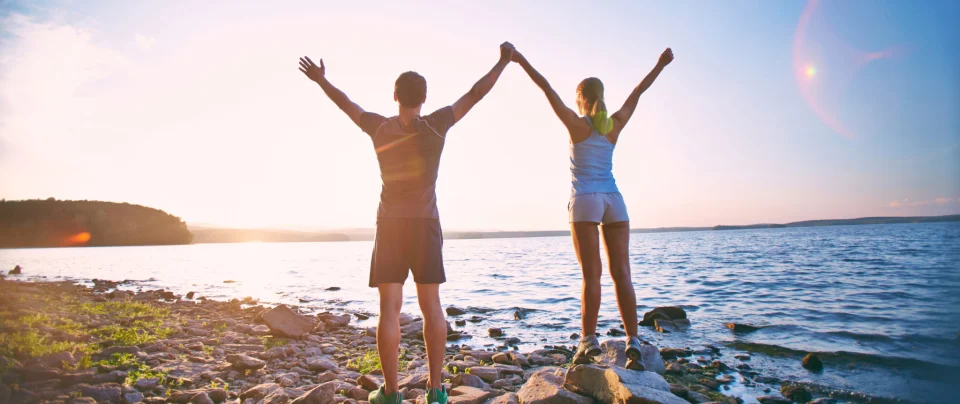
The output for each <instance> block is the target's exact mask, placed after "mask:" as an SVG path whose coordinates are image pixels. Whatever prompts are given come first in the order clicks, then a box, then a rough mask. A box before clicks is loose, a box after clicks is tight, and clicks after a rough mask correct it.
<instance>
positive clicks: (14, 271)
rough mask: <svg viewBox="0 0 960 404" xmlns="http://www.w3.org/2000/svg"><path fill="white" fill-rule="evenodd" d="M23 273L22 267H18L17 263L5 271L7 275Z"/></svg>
mask: <svg viewBox="0 0 960 404" xmlns="http://www.w3.org/2000/svg"><path fill="white" fill-rule="evenodd" d="M22 273H23V268H20V266H19V265H17V266H15V267H13V269H11V270H10V272H7V275H20V274H22Z"/></svg>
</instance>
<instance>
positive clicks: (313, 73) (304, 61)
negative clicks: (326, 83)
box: [300, 56, 327, 83]
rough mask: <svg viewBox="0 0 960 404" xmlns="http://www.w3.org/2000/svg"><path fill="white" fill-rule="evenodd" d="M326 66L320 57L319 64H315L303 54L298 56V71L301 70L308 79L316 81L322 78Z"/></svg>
mask: <svg viewBox="0 0 960 404" xmlns="http://www.w3.org/2000/svg"><path fill="white" fill-rule="evenodd" d="M326 70H327V69H326V68H325V67H324V66H323V59H320V66H317V65H315V64H314V63H313V61H312V60H310V58H308V57H306V56H304V57H302V58H300V71H301V72H303V74H305V75H306V76H307V77H308V78H309V79H310V80H313V81H316V82H317V83H319V82H320V80H323V74H324V73H325V72H326Z"/></svg>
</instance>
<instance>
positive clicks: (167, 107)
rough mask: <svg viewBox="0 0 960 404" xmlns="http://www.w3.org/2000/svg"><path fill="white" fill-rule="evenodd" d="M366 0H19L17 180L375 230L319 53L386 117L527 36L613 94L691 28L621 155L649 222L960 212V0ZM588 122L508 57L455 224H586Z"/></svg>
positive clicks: (14, 75)
mask: <svg viewBox="0 0 960 404" xmlns="http://www.w3.org/2000/svg"><path fill="white" fill-rule="evenodd" d="M353 3H355V2H312V1H311V2H307V1H303V2H294V1H284V2H272V3H269V4H267V3H264V2H253V1H250V2H235V1H204V2H191V1H137V2H116V1H103V2H100V1H74V0H69V1H40V2H32V1H31V2H17V1H13V2H11V1H4V0H0V198H5V199H33V198H48V197H55V198H57V199H91V200H107V201H117V202H130V203H137V204H141V205H146V206H151V207H155V208H159V209H163V210H165V211H167V212H169V213H172V214H174V215H177V216H179V217H181V218H183V219H184V220H186V221H187V222H188V223H190V224H207V225H217V226H228V227H273V228H291V229H339V228H367V227H373V226H374V224H375V221H376V208H377V204H378V198H379V193H380V184H381V182H380V176H379V171H378V167H377V163H376V155H375V152H374V150H373V146H372V144H371V142H370V139H369V137H368V136H366V135H365V134H363V132H361V131H360V130H359V129H358V128H356V127H355V126H354V125H353V124H352V122H351V121H350V120H349V118H347V117H346V115H344V114H343V113H342V112H340V111H339V110H338V109H337V108H336V106H335V105H334V104H333V103H332V102H330V101H329V100H328V99H327V98H326V97H325V96H324V94H323V92H322V91H321V90H320V88H319V87H318V86H317V85H316V84H314V83H312V82H310V81H309V80H308V79H307V78H305V77H304V76H303V75H302V74H301V73H300V72H299V71H297V59H298V58H299V57H300V56H310V57H311V58H312V59H313V60H314V61H318V60H319V59H321V58H322V59H323V60H324V62H325V64H326V67H327V78H328V79H329V80H330V81H331V82H332V83H333V84H334V85H336V86H338V87H339V88H340V89H341V90H343V91H344V92H345V93H346V94H347V95H348V96H349V97H350V98H351V99H352V100H353V101H355V102H356V103H358V104H359V105H360V106H361V107H363V108H364V109H365V110H367V111H374V112H378V113H381V114H383V115H392V114H396V111H397V105H396V103H395V102H394V101H393V94H392V91H393V82H394V80H395V79H396V77H397V75H399V74H400V73H401V72H404V71H407V70H415V71H417V72H419V73H421V74H422V75H423V76H424V77H426V79H427V83H428V94H427V101H426V104H425V105H424V109H423V110H424V113H427V112H430V111H433V110H435V109H438V108H441V107H443V106H446V105H450V104H452V103H453V102H454V101H456V99H457V98H459V97H460V96H461V95H462V94H463V93H465V92H466V91H467V90H469V89H470V87H471V86H472V85H473V83H474V82H476V81H477V80H478V79H479V78H480V77H481V76H482V75H483V74H485V73H486V72H487V71H488V70H489V69H490V68H491V67H492V66H493V65H494V64H495V63H496V61H497V58H498V56H499V50H498V45H499V44H500V43H501V42H503V41H510V42H512V43H513V44H514V45H515V46H516V47H517V49H518V50H519V51H521V52H522V53H523V54H524V55H525V56H526V57H527V58H528V59H529V60H530V61H531V63H532V64H533V65H534V66H535V67H536V68H537V69H538V70H539V71H540V72H541V73H542V74H543V75H544V76H545V77H546V78H547V79H548V80H549V81H550V83H551V84H552V86H553V87H554V88H555V89H556V90H557V91H558V93H559V94H560V95H561V97H562V98H563V99H564V101H565V102H566V103H567V105H568V106H571V107H573V106H574V100H575V95H576V94H575V89H576V85H577V83H578V82H579V81H580V80H582V79H583V78H586V77H590V76H596V77H599V78H600V79H601V80H603V82H604V84H605V87H606V95H605V98H606V103H607V105H608V106H609V107H610V108H611V109H616V108H618V107H619V105H621V104H622V102H623V100H624V99H625V97H626V96H627V95H628V94H629V92H630V91H631V90H632V89H633V87H634V86H636V85H637V83H639V82H640V80H642V79H643V77H644V76H645V75H646V74H647V72H649V71H650V69H651V68H653V66H654V65H655V64H656V61H657V58H658V56H659V55H660V53H661V52H662V51H663V50H664V48H666V47H671V48H672V49H673V51H674V54H675V56H676V59H675V60H674V62H673V63H672V64H671V65H669V66H668V67H667V68H666V69H665V70H664V72H663V73H662V74H661V75H660V77H659V78H658V79H657V81H656V83H655V84H654V85H653V86H652V87H651V88H650V89H649V90H648V91H647V92H646V93H644V94H643V96H642V97H641V99H640V103H639V106H638V108H637V112H636V113H635V114H634V116H633V118H632V119H631V121H630V123H629V124H628V125H627V127H626V128H625V129H624V132H623V133H622V134H621V136H620V140H619V142H618V144H617V148H616V152H615V154H614V175H615V177H616V179H617V184H618V186H619V188H620V191H621V193H622V194H623V195H624V199H625V200H626V203H627V207H628V210H629V213H630V217H631V226H632V227H665V226H713V225H718V224H749V223H783V222H789V221H796V220H808V219H826V218H852V217H862V216H907V215H940V214H954V213H960V113H958V111H960V25H957V24H955V21H956V19H957V18H958V17H960V2H952V1H934V0H931V1H924V2H912V1H892V0H891V1H883V2H876V1H868V0H850V1H835V0H834V1H821V2H806V1H776V2H767V1H759V0H758V1H722V2H702V1H694V0H682V1H676V2H640V1H623V2H613V1H610V2H602V3H598V4H597V5H591V6H590V7H584V3H582V2H572V1H570V2H568V1H555V2H545V1H529V2H508V1H494V2H482V3H480V2H475V3H470V2H466V3H465V2H439V1H437V2H430V1H420V2H414V3H412V4H398V3H397V2H386V1H384V2H380V1H373V2H363V4H362V5H359V4H353ZM334 4H335V5H334ZM568 142H569V141H568V137H567V134H566V131H565V129H564V128H563V126H562V124H561V123H560V121H559V120H558V119H557V118H556V117H555V115H554V114H553V112H552V110H551V109H550V108H549V105H548V104H547V102H546V99H545V97H544V96H543V94H542V92H541V91H540V90H539V89H538V88H537V87H536V86H535V85H534V84H533V83H532V82H531V81H530V80H529V78H528V77H527V76H526V74H524V72H523V70H522V69H520V68H519V66H517V65H515V64H512V65H510V66H508V67H507V69H506V71H505V72H504V74H503V75H502V77H501V78H500V80H499V82H498V84H497V85H496V86H495V87H494V88H493V90H492V91H491V92H490V93H489V94H488V95H487V96H486V98H484V99H483V100H482V101H481V102H480V103H479V104H478V105H477V106H476V107H475V108H474V109H473V110H472V111H471V112H470V113H469V114H468V115H467V116H466V117H465V118H464V119H463V120H461V121H460V122H459V123H457V125H456V126H454V127H453V128H452V129H451V131H450V132H449V134H448V137H447V142H446V148H445V150H444V154H443V157H442V160H441V166H440V178H439V181H438V184H437V193H438V207H439V210H440V217H441V220H442V222H443V225H444V228H445V229H451V230H547V229H566V228H568V224H567V212H566V208H567V202H568V199H569V195H570V173H569V152H568V148H569V144H568Z"/></svg>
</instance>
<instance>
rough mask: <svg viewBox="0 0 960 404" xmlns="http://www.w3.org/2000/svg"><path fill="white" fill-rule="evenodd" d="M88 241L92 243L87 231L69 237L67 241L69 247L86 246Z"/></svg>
mask: <svg viewBox="0 0 960 404" xmlns="http://www.w3.org/2000/svg"><path fill="white" fill-rule="evenodd" d="M88 241H90V233H89V232H85V231H82V232H80V233H77V234H74V235H72V236H70V237H67V240H66V242H67V245H79V244H86V243H87V242H88Z"/></svg>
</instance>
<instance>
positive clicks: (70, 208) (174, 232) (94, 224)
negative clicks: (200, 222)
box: [0, 198, 193, 248]
mask: <svg viewBox="0 0 960 404" xmlns="http://www.w3.org/2000/svg"><path fill="white" fill-rule="evenodd" d="M192 240H193V234H191V233H190V231H189V230H188V229H187V224H186V223H184V222H183V221H182V220H180V218H178V217H176V216H173V215H170V214H168V213H166V212H164V211H162V210H158V209H153V208H148V207H145V206H140V205H132V204H128V203H114V202H101V201H58V200H56V199H54V198H49V199H46V200H26V201H0V248H24V247H66V246H112V245H165V244H189V243H190V242H191V241H192Z"/></svg>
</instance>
